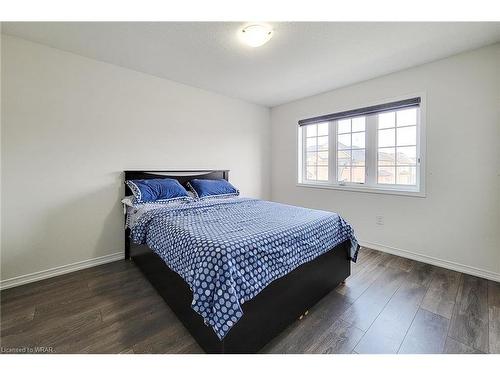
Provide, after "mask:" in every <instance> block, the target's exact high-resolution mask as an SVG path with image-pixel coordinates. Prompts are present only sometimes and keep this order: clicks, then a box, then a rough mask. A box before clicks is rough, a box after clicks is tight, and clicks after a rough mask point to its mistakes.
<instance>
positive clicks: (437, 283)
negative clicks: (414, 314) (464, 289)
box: [422, 267, 460, 319]
mask: <svg viewBox="0 0 500 375" xmlns="http://www.w3.org/2000/svg"><path fill="white" fill-rule="evenodd" d="M459 284H460V273H458V272H455V271H451V270H446V269H444V268H438V267H436V269H435V272H434V274H433V277H432V282H431V284H430V286H429V290H428V291H427V293H426V295H425V297H424V300H423V301H422V308H424V309H426V310H427V311H430V312H432V313H434V314H439V315H441V316H444V317H445V318H447V319H451V316H452V314H453V308H454V307H455V299H456V297H457V292H458V286H459Z"/></svg>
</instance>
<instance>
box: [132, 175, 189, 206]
mask: <svg viewBox="0 0 500 375" xmlns="http://www.w3.org/2000/svg"><path fill="white" fill-rule="evenodd" d="M125 183H126V184H127V186H128V187H129V188H130V190H131V191H132V194H134V198H135V199H134V203H148V202H159V201H163V202H165V201H170V200H176V199H186V198H189V195H188V192H187V190H186V189H185V188H184V187H183V186H182V185H181V184H180V183H179V181H177V180H174V179H173V178H153V179H147V180H128V181H125Z"/></svg>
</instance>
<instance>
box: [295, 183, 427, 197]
mask: <svg viewBox="0 0 500 375" xmlns="http://www.w3.org/2000/svg"><path fill="white" fill-rule="evenodd" d="M296 186H298V187H305V188H313V189H327V190H344V191H355V192H358V193H371V194H388V195H403V196H407V197H417V198H425V196H426V195H425V192H423V191H416V190H395V189H384V188H375V187H365V186H359V187H358V186H353V185H326V184H313V183H303V182H299V183H297V184H296Z"/></svg>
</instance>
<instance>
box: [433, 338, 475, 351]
mask: <svg viewBox="0 0 500 375" xmlns="http://www.w3.org/2000/svg"><path fill="white" fill-rule="evenodd" d="M443 353H444V354H483V353H481V352H480V351H479V350H477V349H474V348H471V347H470V346H467V345H465V344H462V343H461V342H459V341H457V340H455V339H452V338H451V337H448V338H447V339H446V343H445V344H444V349H443Z"/></svg>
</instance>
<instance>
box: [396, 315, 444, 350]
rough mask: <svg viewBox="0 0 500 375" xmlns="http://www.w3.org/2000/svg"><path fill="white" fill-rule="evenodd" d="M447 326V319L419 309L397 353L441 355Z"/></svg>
mask: <svg viewBox="0 0 500 375" xmlns="http://www.w3.org/2000/svg"><path fill="white" fill-rule="evenodd" d="M449 324H450V320H449V319H446V318H445V317H442V316H441V315H437V314H434V313H431V312H429V311H427V310H423V309H419V310H418V312H417V315H416V316H415V319H414V320H413V323H412V324H411V326H410V329H409V330H408V333H407V334H406V337H405V339H404V341H403V344H401V348H400V349H399V351H398V353H403V354H432V353H435V354H438V353H442V352H443V348H444V344H445V342H446V337H447V334H448V326H449Z"/></svg>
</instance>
